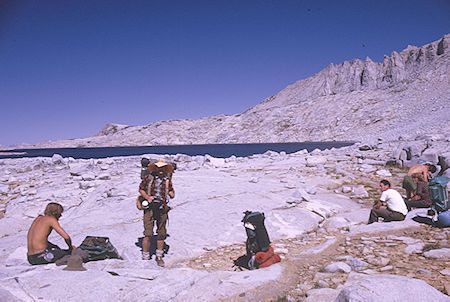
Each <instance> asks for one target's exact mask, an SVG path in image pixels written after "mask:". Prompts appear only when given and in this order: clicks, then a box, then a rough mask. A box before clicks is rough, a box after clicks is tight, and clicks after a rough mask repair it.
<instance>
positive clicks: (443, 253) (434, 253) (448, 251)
mask: <svg viewBox="0 0 450 302" xmlns="http://www.w3.org/2000/svg"><path fill="white" fill-rule="evenodd" d="M423 255H424V256H425V257H426V258H432V259H445V260H449V259H450V248H443V249H436V250H430V251H428V252H425V253H423Z"/></svg>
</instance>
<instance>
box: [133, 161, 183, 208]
mask: <svg viewBox="0 0 450 302" xmlns="http://www.w3.org/2000/svg"><path fill="white" fill-rule="evenodd" d="M157 162H158V161H157V160H154V159H148V158H146V157H143V158H142V159H141V180H143V179H144V177H145V176H147V175H148V174H151V175H156V174H157V172H158V171H159V170H163V171H164V175H165V178H167V179H170V180H171V179H172V174H173V173H174V172H175V170H176V169H177V165H176V163H173V162H167V165H166V166H164V167H158V166H157V165H156V163H157ZM153 177H155V176H153ZM144 201H145V199H144V197H142V196H141V195H139V196H138V197H137V198H136V207H137V208H138V210H144V209H145V208H147V207H146V206H144V205H143V203H144V204H145V202H144Z"/></svg>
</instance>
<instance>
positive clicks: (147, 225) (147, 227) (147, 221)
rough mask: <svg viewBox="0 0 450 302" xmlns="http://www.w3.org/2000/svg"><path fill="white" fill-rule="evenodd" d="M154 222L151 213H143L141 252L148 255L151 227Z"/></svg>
mask: <svg viewBox="0 0 450 302" xmlns="http://www.w3.org/2000/svg"><path fill="white" fill-rule="evenodd" d="M154 223H155V220H154V219H153V211H152V210H145V211H144V239H143V240H142V252H144V253H148V252H149V250H150V237H152V236H153V225H154Z"/></svg>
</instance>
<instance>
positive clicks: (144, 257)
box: [142, 252, 150, 260]
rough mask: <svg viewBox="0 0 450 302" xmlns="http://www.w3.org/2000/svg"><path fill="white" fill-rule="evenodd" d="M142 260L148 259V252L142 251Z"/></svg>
mask: <svg viewBox="0 0 450 302" xmlns="http://www.w3.org/2000/svg"><path fill="white" fill-rule="evenodd" d="M142 260H150V253H146V252H143V253H142Z"/></svg>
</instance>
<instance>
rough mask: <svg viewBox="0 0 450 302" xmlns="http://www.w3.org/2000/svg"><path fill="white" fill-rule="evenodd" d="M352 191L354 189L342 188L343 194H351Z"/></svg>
mask: <svg viewBox="0 0 450 302" xmlns="http://www.w3.org/2000/svg"><path fill="white" fill-rule="evenodd" d="M351 191H352V187H350V186H342V193H350V192H351Z"/></svg>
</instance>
